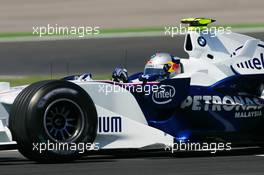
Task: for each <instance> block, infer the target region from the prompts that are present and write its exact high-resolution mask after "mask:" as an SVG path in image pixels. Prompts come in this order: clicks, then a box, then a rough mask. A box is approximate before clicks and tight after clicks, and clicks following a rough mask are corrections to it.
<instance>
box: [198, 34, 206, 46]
mask: <svg viewBox="0 0 264 175" xmlns="http://www.w3.org/2000/svg"><path fill="white" fill-rule="evenodd" d="M197 41H198V44H199V45H200V46H202V47H204V46H205V45H206V40H205V38H204V37H202V36H199V37H198V39H197Z"/></svg>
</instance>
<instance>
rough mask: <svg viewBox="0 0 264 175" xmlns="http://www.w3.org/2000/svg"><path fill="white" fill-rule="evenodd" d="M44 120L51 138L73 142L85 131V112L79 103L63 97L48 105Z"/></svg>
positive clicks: (57, 140)
mask: <svg viewBox="0 0 264 175" xmlns="http://www.w3.org/2000/svg"><path fill="white" fill-rule="evenodd" d="M43 122H44V128H45V131H46V133H47V135H48V136H49V138H50V139H51V140H53V141H56V142H73V141H74V140H76V139H77V138H78V136H79V135H80V134H81V133H82V131H83V128H84V114H83V111H82V110H81V107H80V106H79V105H78V104H77V103H75V102H74V101H72V100H69V99H64V98H63V99H58V100H55V101H53V102H52V103H51V104H49V105H48V107H47V109H46V111H45V114H44V121H43Z"/></svg>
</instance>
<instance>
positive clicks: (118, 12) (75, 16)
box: [0, 0, 264, 32]
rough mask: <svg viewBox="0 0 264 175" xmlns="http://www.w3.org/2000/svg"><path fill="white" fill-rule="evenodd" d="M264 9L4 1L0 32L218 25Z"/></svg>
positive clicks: (137, 1) (227, 0) (133, 1)
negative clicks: (205, 21) (210, 21)
mask: <svg viewBox="0 0 264 175" xmlns="http://www.w3.org/2000/svg"><path fill="white" fill-rule="evenodd" d="M263 8H264V1H263V0H250V1H244V0H162V1H161V0H145V1H142V0H96V1H87V0H75V1H72V0H44V1H43V0H23V1H21V0H8V1H5V0H1V5H0V14H1V15H0V31H1V32H11V31H19V32H21V31H27V32H28V31H31V30H32V26H36V25H37V26H39V25H47V24H60V25H82V26H84V25H94V26H96V25H97V26H101V28H130V27H133V28H135V27H156V26H158V27H160V26H164V25H177V24H179V21H180V19H181V18H183V17H193V16H194V17H211V18H215V19H217V21H218V23H219V24H227V23H228V24H231V23H232V24H233V23H237V24H241V23H264V20H263V19H264V13H263Z"/></svg>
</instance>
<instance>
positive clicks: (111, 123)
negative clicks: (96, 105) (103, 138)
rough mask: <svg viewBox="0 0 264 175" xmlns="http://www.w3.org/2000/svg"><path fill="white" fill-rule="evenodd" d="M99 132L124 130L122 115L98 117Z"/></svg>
mask: <svg viewBox="0 0 264 175" xmlns="http://www.w3.org/2000/svg"><path fill="white" fill-rule="evenodd" d="M98 132H99V133H119V132H122V118H121V117H120V116H104V117H103V116H101V117H98Z"/></svg>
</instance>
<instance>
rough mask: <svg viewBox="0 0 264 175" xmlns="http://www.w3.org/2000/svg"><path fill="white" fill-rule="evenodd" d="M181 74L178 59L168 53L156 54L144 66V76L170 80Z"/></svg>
mask: <svg viewBox="0 0 264 175" xmlns="http://www.w3.org/2000/svg"><path fill="white" fill-rule="evenodd" d="M179 73H181V63H180V58H178V57H174V56H173V55H171V54H168V53H156V54H154V55H153V56H151V58H150V60H149V61H148V62H147V64H146V65H145V69H144V75H150V76H153V75H158V76H164V77H167V78H172V77H174V76H175V75H177V74H179Z"/></svg>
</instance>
